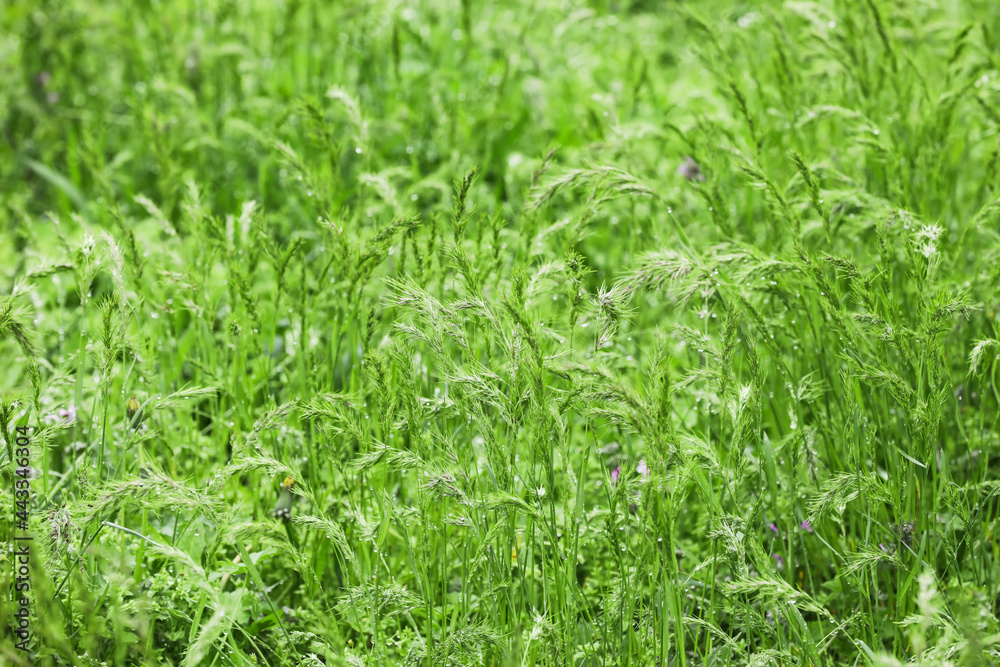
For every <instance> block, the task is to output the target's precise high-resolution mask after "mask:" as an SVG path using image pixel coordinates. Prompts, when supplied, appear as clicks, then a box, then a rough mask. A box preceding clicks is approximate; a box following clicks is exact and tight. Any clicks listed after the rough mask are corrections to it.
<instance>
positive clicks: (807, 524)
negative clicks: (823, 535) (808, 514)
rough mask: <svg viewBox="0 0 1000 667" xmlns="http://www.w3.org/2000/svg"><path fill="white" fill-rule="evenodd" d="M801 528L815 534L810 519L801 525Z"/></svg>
mask: <svg viewBox="0 0 1000 667" xmlns="http://www.w3.org/2000/svg"><path fill="white" fill-rule="evenodd" d="M799 528H801V529H802V530H804V531H806V532H807V533H811V532H813V525H812V523H811V522H810V521H809V519H806V520H805V521H803V522H802V524H801V525H799Z"/></svg>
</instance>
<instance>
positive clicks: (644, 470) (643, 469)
mask: <svg viewBox="0 0 1000 667" xmlns="http://www.w3.org/2000/svg"><path fill="white" fill-rule="evenodd" d="M635 471H636V472H637V473H639V474H640V475H642V476H643V477H649V468H648V467H647V466H646V459H639V465H637V466H636V467H635Z"/></svg>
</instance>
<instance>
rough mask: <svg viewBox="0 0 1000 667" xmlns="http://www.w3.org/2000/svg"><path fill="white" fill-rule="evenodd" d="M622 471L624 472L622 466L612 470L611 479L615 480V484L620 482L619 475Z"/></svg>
mask: <svg viewBox="0 0 1000 667" xmlns="http://www.w3.org/2000/svg"><path fill="white" fill-rule="evenodd" d="M621 472H622V469H621V467H620V466H619V467H618V468H615V469H614V470H612V471H611V481H612V482H614V483H615V484H617V483H618V475H620V474H621Z"/></svg>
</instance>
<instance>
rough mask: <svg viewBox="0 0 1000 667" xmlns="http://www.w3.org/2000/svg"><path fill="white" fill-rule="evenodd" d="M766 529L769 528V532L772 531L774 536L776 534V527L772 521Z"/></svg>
mask: <svg viewBox="0 0 1000 667" xmlns="http://www.w3.org/2000/svg"><path fill="white" fill-rule="evenodd" d="M768 528H770V529H771V530H773V531H774V534H775V535H777V534H778V527H777V526H776V525H774V522H773V521H772V522H771V525H770V526H768Z"/></svg>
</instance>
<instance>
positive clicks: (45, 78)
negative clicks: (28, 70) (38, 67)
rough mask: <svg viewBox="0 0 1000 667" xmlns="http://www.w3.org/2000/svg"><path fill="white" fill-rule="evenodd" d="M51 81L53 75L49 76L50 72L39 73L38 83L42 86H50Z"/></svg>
mask: <svg viewBox="0 0 1000 667" xmlns="http://www.w3.org/2000/svg"><path fill="white" fill-rule="evenodd" d="M51 80H52V75H51V74H49V73H48V72H39V73H38V83H40V84H42V86H47V85H49V81H51Z"/></svg>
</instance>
